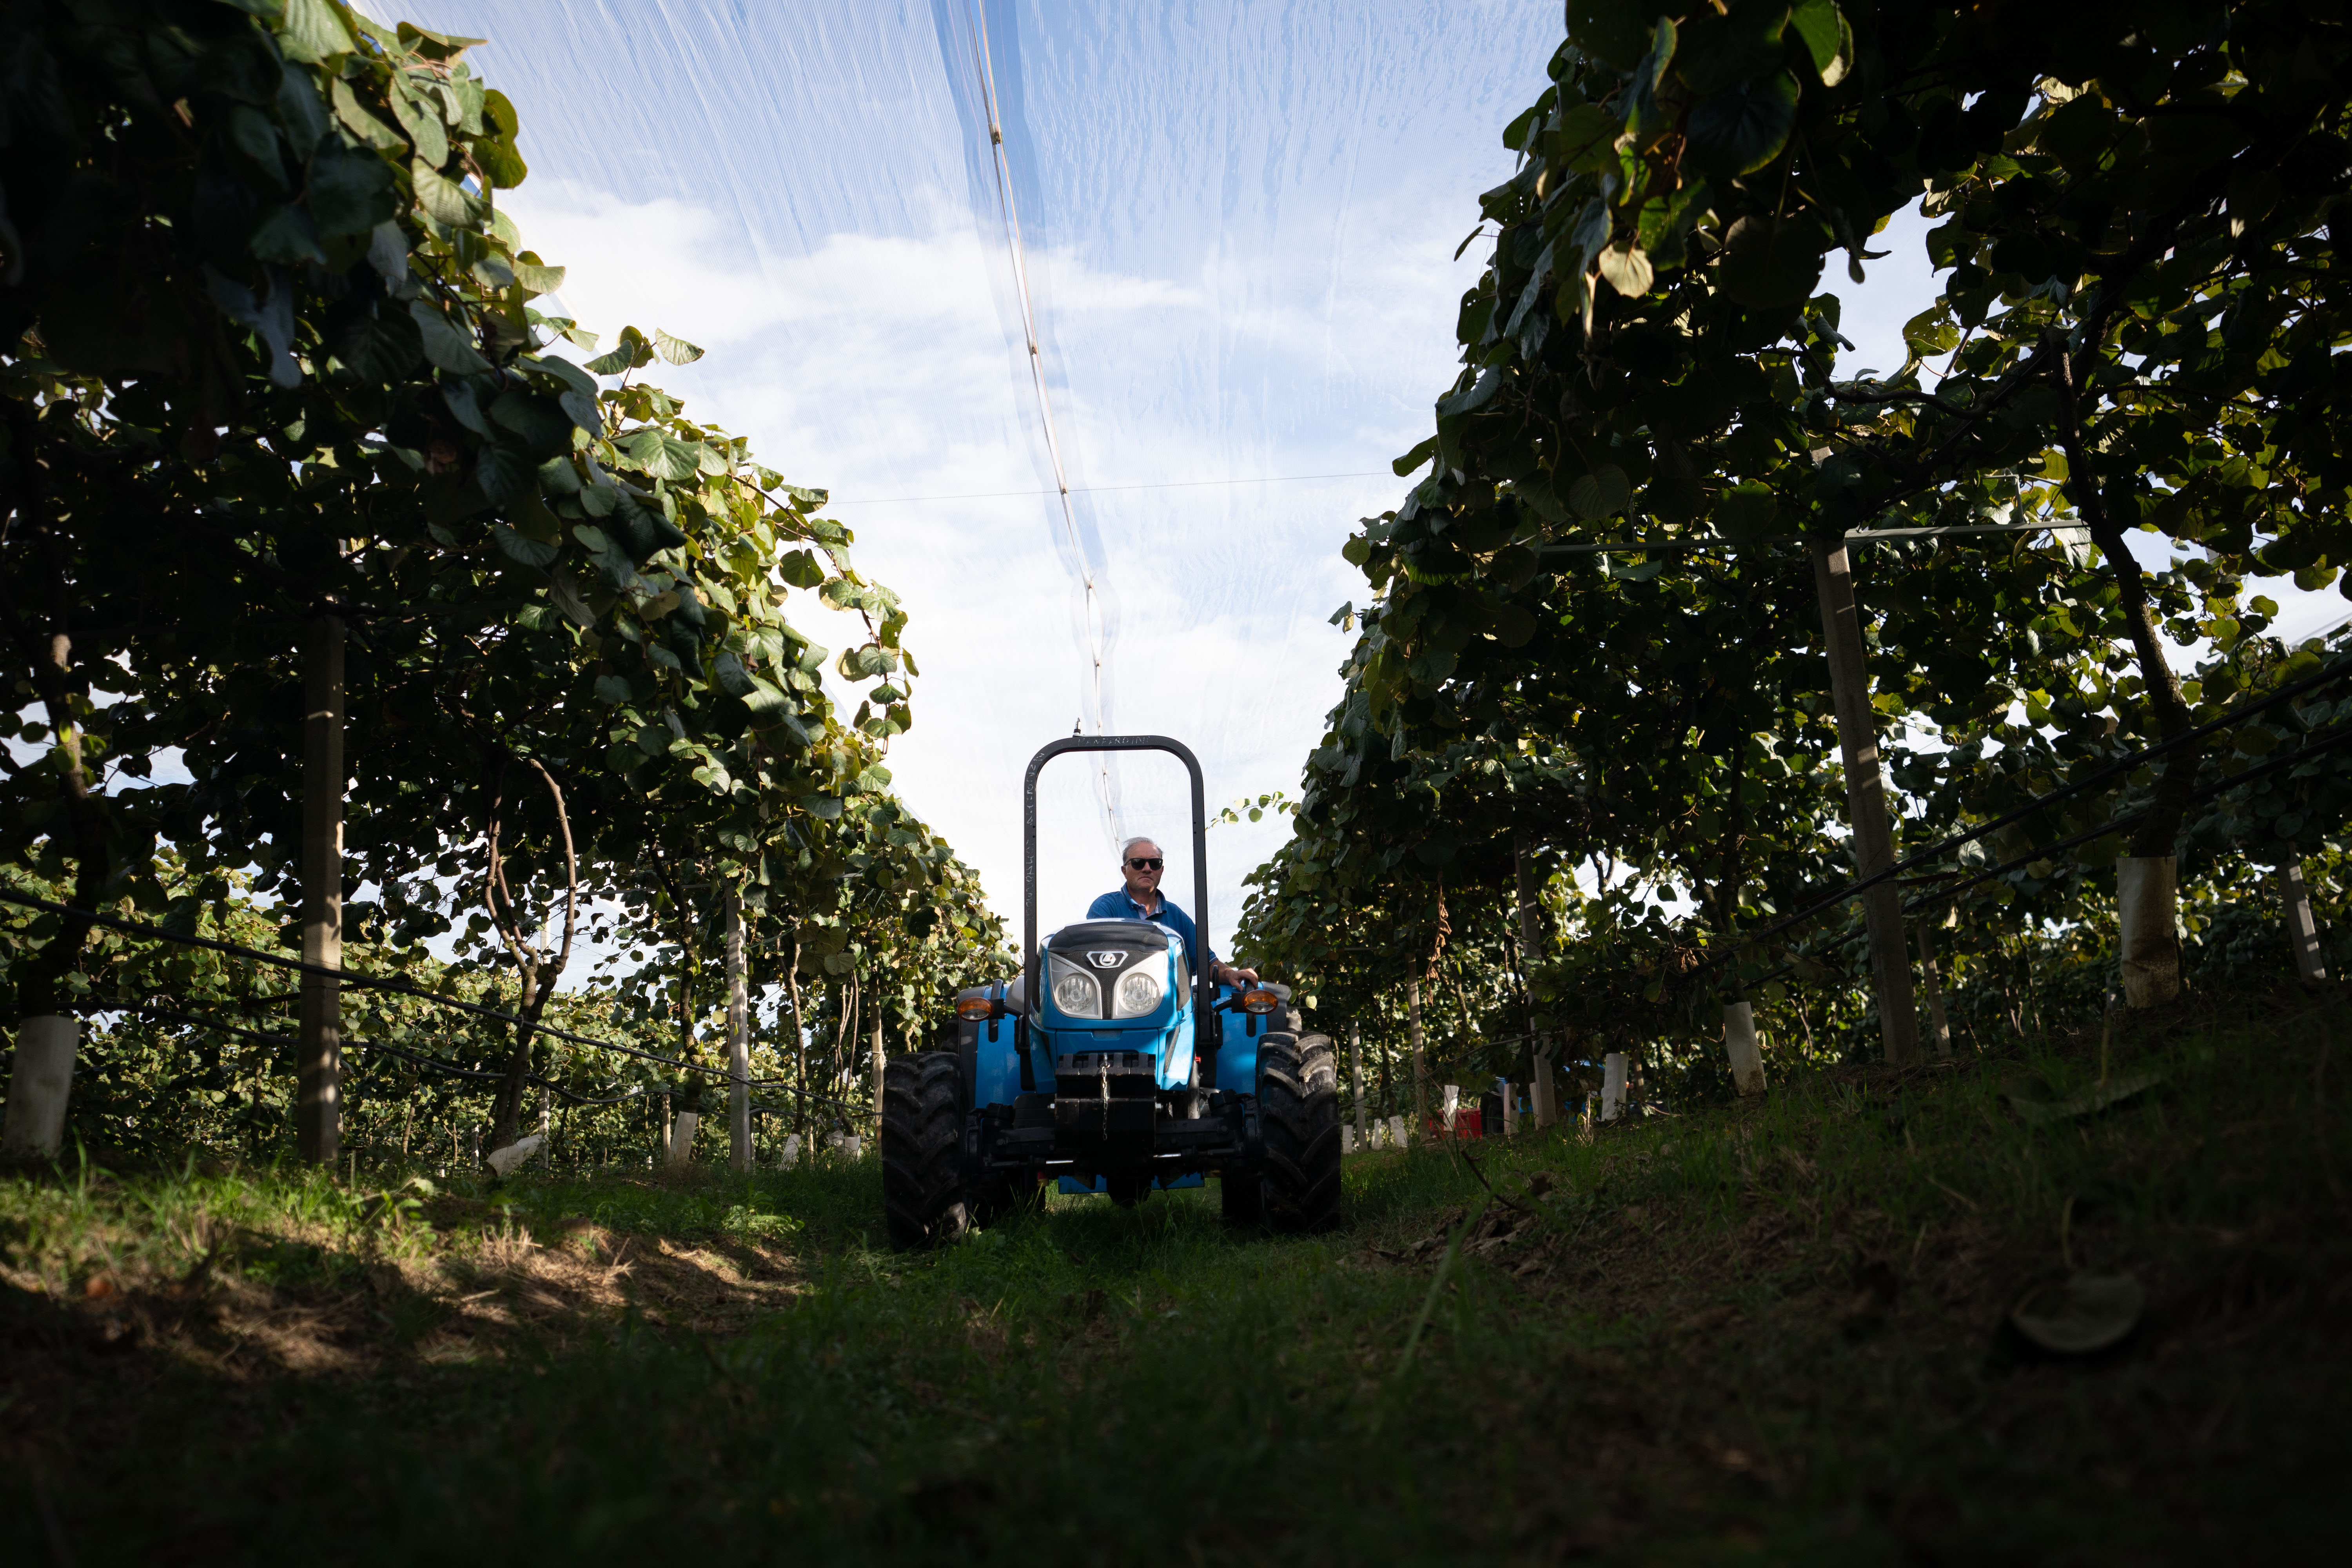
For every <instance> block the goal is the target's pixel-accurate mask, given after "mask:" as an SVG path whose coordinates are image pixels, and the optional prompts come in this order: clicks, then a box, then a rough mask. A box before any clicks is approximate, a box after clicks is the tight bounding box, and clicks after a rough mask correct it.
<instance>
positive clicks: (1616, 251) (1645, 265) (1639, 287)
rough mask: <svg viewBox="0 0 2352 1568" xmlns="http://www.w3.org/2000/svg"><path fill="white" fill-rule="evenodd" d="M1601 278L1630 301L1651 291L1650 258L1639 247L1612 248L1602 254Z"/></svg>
mask: <svg viewBox="0 0 2352 1568" xmlns="http://www.w3.org/2000/svg"><path fill="white" fill-rule="evenodd" d="M1601 279H1602V280H1603V281H1605V282H1606V283H1607V284H1608V285H1609V287H1611V288H1612V289H1616V290H1617V292H1619V293H1620V294H1622V295H1624V296H1625V297H1626V298H1627V299H1629V300H1638V299H1640V298H1641V297H1642V296H1643V295H1644V294H1646V293H1648V292H1649V291H1650V279H1651V272H1650V258H1648V257H1647V256H1644V255H1643V253H1642V249H1641V247H1639V246H1629V247H1622V248H1621V247H1617V246H1613V245H1612V246H1611V247H1608V248H1607V249H1606V250H1603V251H1602V252H1601Z"/></svg>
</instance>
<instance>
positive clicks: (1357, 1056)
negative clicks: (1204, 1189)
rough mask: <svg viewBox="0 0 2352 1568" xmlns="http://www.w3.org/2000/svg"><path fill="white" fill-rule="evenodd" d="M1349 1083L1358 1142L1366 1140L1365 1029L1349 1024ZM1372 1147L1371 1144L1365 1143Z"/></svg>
mask: <svg viewBox="0 0 2352 1568" xmlns="http://www.w3.org/2000/svg"><path fill="white" fill-rule="evenodd" d="M1348 1084H1349V1088H1350V1089H1353V1090H1354V1091H1355V1098H1356V1142H1358V1143H1363V1142H1364V1031H1363V1028H1362V1026H1360V1025H1357V1024H1349V1026H1348ZM1365 1146H1366V1147H1370V1145H1369V1144H1367V1145H1365Z"/></svg>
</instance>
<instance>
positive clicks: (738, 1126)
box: [727, 888, 751, 1171]
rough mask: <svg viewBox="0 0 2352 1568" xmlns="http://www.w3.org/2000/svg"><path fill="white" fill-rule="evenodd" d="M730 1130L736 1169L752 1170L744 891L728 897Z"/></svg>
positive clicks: (728, 1103) (728, 1089)
mask: <svg viewBox="0 0 2352 1568" xmlns="http://www.w3.org/2000/svg"><path fill="white" fill-rule="evenodd" d="M727 1128H728V1133H729V1141H730V1153H731V1154H732V1155H733V1157H734V1165H735V1168H736V1169H737V1170H739V1171H748V1170H750V1169H751V1007H750V1005H748V1003H747V1001H746V999H745V996H744V994H743V889H740V888H731V889H729V890H728V893H727Z"/></svg>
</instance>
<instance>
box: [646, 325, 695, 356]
mask: <svg viewBox="0 0 2352 1568" xmlns="http://www.w3.org/2000/svg"><path fill="white" fill-rule="evenodd" d="M654 352H655V353H658V354H660V355H661V357H662V359H663V361H664V362H665V363H669V364H692V363H694V362H695V361H696V360H698V359H700V358H701V357H702V351H701V350H700V349H698V348H696V347H695V346H694V345H693V344H692V343H690V342H687V341H686V340H685V339H684V338H674V337H672V336H670V335H669V334H668V333H667V332H665V331H661V330H660V329H659V328H656V329H655V331H654Z"/></svg>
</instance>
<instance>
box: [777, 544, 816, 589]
mask: <svg viewBox="0 0 2352 1568" xmlns="http://www.w3.org/2000/svg"><path fill="white" fill-rule="evenodd" d="M776 566H777V570H778V572H779V573H780V574H782V577H783V579H784V581H785V582H786V583H787V584H791V585H792V586H793V587H795V588H814V587H815V586H816V585H817V584H820V583H822V582H824V565H823V564H822V563H819V562H818V560H817V558H816V557H815V556H814V554H812V553H810V552H808V551H805V550H790V551H786V552H784V557H783V559H782V560H781V561H779V562H777V563H776Z"/></svg>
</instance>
